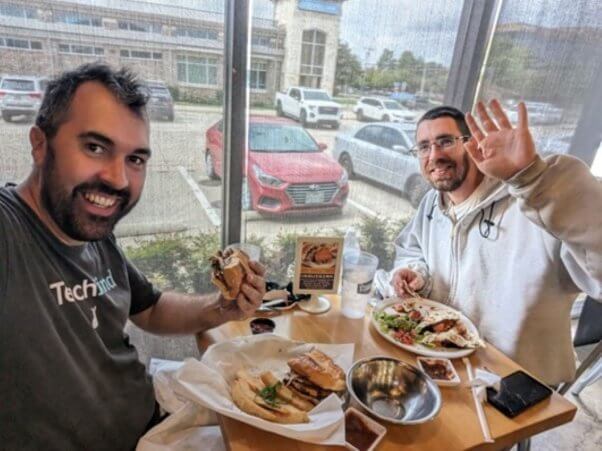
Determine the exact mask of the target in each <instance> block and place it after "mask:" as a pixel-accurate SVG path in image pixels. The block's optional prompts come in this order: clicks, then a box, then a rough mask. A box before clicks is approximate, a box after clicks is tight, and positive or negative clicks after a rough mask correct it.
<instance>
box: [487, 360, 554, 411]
mask: <svg viewBox="0 0 602 451" xmlns="http://www.w3.org/2000/svg"><path fill="white" fill-rule="evenodd" d="M551 394H552V389H551V388H550V387H548V386H547V385H545V384H543V383H542V382H539V381H538V380H537V379H535V378H533V377H532V376H529V375H528V374H527V373H525V372H524V371H517V372H515V373H512V374H509V375H508V376H506V377H503V378H502V380H501V381H500V390H499V391H496V390H494V389H493V388H491V387H489V388H487V401H488V402H489V404H491V405H492V406H494V407H495V408H496V409H497V410H499V411H500V412H502V413H503V414H504V415H506V416H507V417H509V418H514V417H515V416H517V415H518V414H519V413H521V412H523V411H525V410H526V409H528V408H529V407H531V406H533V405H535V404H537V403H538V402H540V401H543V400H544V399H546V398H548V397H549V396H550V395H551Z"/></svg>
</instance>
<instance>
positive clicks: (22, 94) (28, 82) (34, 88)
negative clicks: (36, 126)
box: [0, 75, 48, 122]
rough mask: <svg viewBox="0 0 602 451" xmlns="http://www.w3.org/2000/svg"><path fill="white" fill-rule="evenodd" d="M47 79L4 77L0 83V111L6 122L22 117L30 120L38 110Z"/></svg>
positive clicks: (18, 76) (20, 76)
mask: <svg viewBox="0 0 602 451" xmlns="http://www.w3.org/2000/svg"><path fill="white" fill-rule="evenodd" d="M47 86H48V79H47V78H44V77H28V76H23V75H6V76H4V77H2V81H0V111H1V112H2V119H4V121H6V122H10V121H12V120H13V117H17V116H24V117H25V118H26V119H29V120H32V119H33V118H34V117H35V115H36V114H37V113H38V110H39V109H40V105H41V104H42V98H43V97H44V91H45V90H46V87H47Z"/></svg>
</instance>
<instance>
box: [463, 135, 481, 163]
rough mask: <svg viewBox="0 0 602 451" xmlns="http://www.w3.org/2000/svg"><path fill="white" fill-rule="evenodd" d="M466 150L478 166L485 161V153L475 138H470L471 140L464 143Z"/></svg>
mask: <svg viewBox="0 0 602 451" xmlns="http://www.w3.org/2000/svg"><path fill="white" fill-rule="evenodd" d="M464 149H465V150H466V152H467V153H468V155H470V158H472V160H473V161H474V162H475V163H477V165H478V164H479V163H480V162H481V161H483V160H484V158H483V152H482V151H481V148H480V147H479V146H478V144H477V141H476V140H475V139H474V138H470V140H468V141H467V142H465V143H464Z"/></svg>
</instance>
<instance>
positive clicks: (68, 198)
mask: <svg viewBox="0 0 602 451" xmlns="http://www.w3.org/2000/svg"><path fill="white" fill-rule="evenodd" d="M55 169H56V168H55V150H54V148H52V147H51V146H50V145H48V152H47V153H46V158H45V160H44V164H43V167H42V186H41V188H42V193H41V198H42V203H43V205H44V208H46V211H48V213H49V214H50V217H51V218H52V219H53V221H54V222H55V223H56V225H57V226H58V227H59V228H60V229H61V230H62V231H63V232H64V233H65V234H66V235H67V236H69V237H70V238H72V239H74V240H77V241H98V240H102V239H103V238H106V237H108V236H109V235H110V234H111V233H112V232H113V229H114V227H115V224H117V222H118V221H119V220H120V219H121V218H123V217H124V216H125V215H126V214H128V213H129V212H130V210H131V209H132V208H134V206H135V205H136V203H137V202H138V199H136V201H135V202H133V203H132V204H131V205H130V204H129V202H130V197H131V195H130V191H129V189H124V190H115V189H113V188H111V187H110V186H108V185H106V184H105V183H103V182H101V181H100V180H92V181H89V182H86V183H82V184H80V185H77V186H76V187H75V188H73V190H72V191H70V192H69V190H68V189H66V188H65V187H64V186H62V185H61V183H60V180H59V176H57V174H56V170H55ZM86 191H96V192H99V193H104V194H107V195H111V196H116V197H117V203H118V209H117V210H116V212H115V213H114V214H113V215H111V216H107V217H102V216H96V215H92V214H90V213H88V212H87V211H85V210H83V208H82V207H81V206H78V202H87V201H86V200H85V199H84V197H83V194H84V193H85V192H86ZM77 197H80V199H77Z"/></svg>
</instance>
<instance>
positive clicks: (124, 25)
mask: <svg viewBox="0 0 602 451" xmlns="http://www.w3.org/2000/svg"><path fill="white" fill-rule="evenodd" d="M119 29H120V30H129V31H141V32H143V33H158V34H160V33H161V29H162V26H161V24H158V23H153V22H130V21H127V20H120V21H119Z"/></svg>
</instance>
